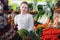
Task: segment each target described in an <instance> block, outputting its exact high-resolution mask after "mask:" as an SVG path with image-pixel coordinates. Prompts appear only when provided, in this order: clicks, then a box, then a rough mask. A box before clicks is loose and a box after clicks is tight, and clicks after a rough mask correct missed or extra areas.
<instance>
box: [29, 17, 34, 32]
mask: <svg viewBox="0 0 60 40" xmlns="http://www.w3.org/2000/svg"><path fill="white" fill-rule="evenodd" d="M33 28H34V21H33V16H30V18H29V29H28V31H33V30H34V29H33Z"/></svg>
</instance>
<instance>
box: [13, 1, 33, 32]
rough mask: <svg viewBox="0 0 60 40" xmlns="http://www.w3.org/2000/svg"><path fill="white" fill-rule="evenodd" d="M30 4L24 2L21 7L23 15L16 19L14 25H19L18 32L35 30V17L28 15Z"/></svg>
mask: <svg viewBox="0 0 60 40" xmlns="http://www.w3.org/2000/svg"><path fill="white" fill-rule="evenodd" d="M28 10H29V9H28V3H27V2H22V3H21V5H20V11H21V13H20V14H19V15H17V16H15V18H14V23H15V24H17V25H18V30H20V29H26V30H28V31H30V30H33V27H34V23H33V17H32V15H31V14H29V13H28Z"/></svg>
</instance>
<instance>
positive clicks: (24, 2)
mask: <svg viewBox="0 0 60 40" xmlns="http://www.w3.org/2000/svg"><path fill="white" fill-rule="evenodd" d="M22 4H27V6H28V5H29V4H28V3H27V2H26V1H23V2H22V3H21V4H20V6H21V5H22Z"/></svg>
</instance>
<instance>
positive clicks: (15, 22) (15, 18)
mask: <svg viewBox="0 0 60 40" xmlns="http://www.w3.org/2000/svg"><path fill="white" fill-rule="evenodd" d="M14 24H17V17H16V16H15V17H14Z"/></svg>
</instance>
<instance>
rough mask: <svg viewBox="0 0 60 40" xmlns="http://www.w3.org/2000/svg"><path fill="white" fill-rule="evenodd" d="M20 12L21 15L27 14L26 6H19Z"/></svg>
mask: <svg viewBox="0 0 60 40" xmlns="http://www.w3.org/2000/svg"><path fill="white" fill-rule="evenodd" d="M20 11H21V12H22V13H27V12H28V5H27V4H25V3H23V4H21V6H20Z"/></svg>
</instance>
